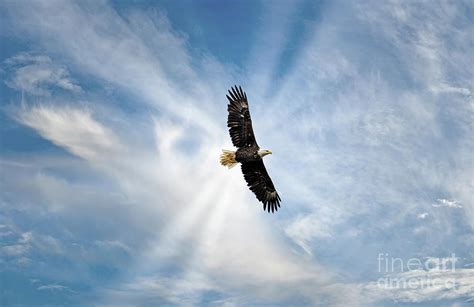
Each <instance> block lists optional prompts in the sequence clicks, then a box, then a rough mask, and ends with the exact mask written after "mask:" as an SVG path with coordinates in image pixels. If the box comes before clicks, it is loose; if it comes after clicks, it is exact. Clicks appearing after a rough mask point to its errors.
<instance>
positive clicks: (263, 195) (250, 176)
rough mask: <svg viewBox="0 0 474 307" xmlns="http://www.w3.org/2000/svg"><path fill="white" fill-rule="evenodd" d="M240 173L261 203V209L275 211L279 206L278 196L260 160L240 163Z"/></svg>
mask: <svg viewBox="0 0 474 307" xmlns="http://www.w3.org/2000/svg"><path fill="white" fill-rule="evenodd" d="M242 173H244V177H245V181H247V185H248V186H249V188H250V190H251V191H252V192H253V193H254V194H255V195H256V196H257V199H258V200H259V201H261V202H262V203H263V210H268V212H270V210H271V211H272V212H274V211H277V210H278V208H279V207H280V200H281V199H280V196H279V195H278V193H277V191H276V190H275V186H273V182H272V179H271V178H270V176H268V173H267V170H266V169H265V165H264V164H263V161H262V160H259V161H252V162H244V163H242Z"/></svg>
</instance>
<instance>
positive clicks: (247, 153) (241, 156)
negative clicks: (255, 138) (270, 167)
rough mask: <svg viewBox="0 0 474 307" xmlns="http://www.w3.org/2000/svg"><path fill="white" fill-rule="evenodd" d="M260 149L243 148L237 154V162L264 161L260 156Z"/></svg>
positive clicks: (254, 147)
mask: <svg viewBox="0 0 474 307" xmlns="http://www.w3.org/2000/svg"><path fill="white" fill-rule="evenodd" d="M259 149H260V148H259V147H258V146H256V145H254V146H247V147H241V148H239V149H237V151H236V152H235V160H236V161H237V162H240V163H243V162H251V161H258V160H262V158H261V157H260V156H259V155H258V150H259Z"/></svg>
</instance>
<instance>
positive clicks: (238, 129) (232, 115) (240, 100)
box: [226, 86, 258, 148]
mask: <svg viewBox="0 0 474 307" xmlns="http://www.w3.org/2000/svg"><path fill="white" fill-rule="evenodd" d="M229 95H230V96H229ZM229 95H226V97H227V99H229V105H228V106H227V111H228V112H229V116H228V117H227V127H229V133H230V138H231V139H232V144H234V146H235V147H238V148H241V147H249V146H255V145H257V141H256V140H255V136H254V134H253V128H252V120H251V118H250V112H249V104H248V102H247V95H246V94H245V92H244V91H242V88H241V87H240V86H239V87H238V88H237V86H235V87H233V88H231V91H230V90H229ZM257 146H258V145H257Z"/></svg>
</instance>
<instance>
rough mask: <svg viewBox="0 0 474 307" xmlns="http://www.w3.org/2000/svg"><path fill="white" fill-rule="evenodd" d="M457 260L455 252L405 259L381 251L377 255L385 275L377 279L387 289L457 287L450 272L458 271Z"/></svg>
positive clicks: (379, 266)
mask: <svg viewBox="0 0 474 307" xmlns="http://www.w3.org/2000/svg"><path fill="white" fill-rule="evenodd" d="M457 260H458V258H456V255H455V254H451V257H446V258H436V257H423V258H409V259H407V260H404V259H402V258H397V257H391V256H390V255H389V254H388V253H385V254H382V253H381V254H378V257H377V262H378V272H379V273H382V274H384V277H381V278H379V279H378V280H377V286H378V287H381V288H387V289H423V288H431V287H434V288H445V289H452V288H455V287H456V280H455V278H452V276H453V275H452V274H449V273H450V272H452V273H454V272H456V262H457ZM446 273H448V274H446ZM449 276H451V278H450V277H449Z"/></svg>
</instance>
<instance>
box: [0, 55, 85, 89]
mask: <svg viewBox="0 0 474 307" xmlns="http://www.w3.org/2000/svg"><path fill="white" fill-rule="evenodd" d="M4 63H5V65H6V66H7V68H8V70H9V71H10V73H11V77H10V78H9V79H8V80H7V81H6V84H7V85H8V86H9V87H11V88H14V89H17V90H20V91H23V92H25V93H27V94H30V95H36V96H50V95H51V92H52V91H53V90H54V88H55V87H56V88H60V89H63V90H66V91H70V92H76V93H77V92H80V91H81V90H82V89H81V87H80V86H79V85H77V84H76V83H75V81H73V80H72V79H71V77H70V76H69V72H68V70H67V69H66V68H65V67H62V66H60V65H58V64H55V63H53V61H52V60H51V59H50V58H49V57H48V56H44V55H32V54H29V53H20V54H18V55H16V56H14V57H11V58H9V59H7V60H5V62H4Z"/></svg>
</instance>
